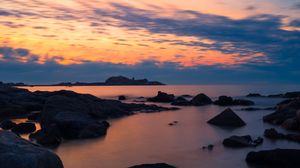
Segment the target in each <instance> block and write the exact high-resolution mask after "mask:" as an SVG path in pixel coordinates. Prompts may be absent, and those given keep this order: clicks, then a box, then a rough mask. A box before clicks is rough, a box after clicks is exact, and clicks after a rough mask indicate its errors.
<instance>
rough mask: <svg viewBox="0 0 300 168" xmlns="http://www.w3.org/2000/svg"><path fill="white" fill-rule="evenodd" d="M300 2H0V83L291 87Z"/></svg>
mask: <svg viewBox="0 0 300 168" xmlns="http://www.w3.org/2000/svg"><path fill="white" fill-rule="evenodd" d="M299 65H300V0H284V1H283V0H226V1H225V0H210V1H207V0H151V1H146V0H109V1H108V0H89V1H86V0H52V1H46V0H2V1H1V5H0V81H4V82H25V83H29V84H46V83H56V82H67V81H70V82H74V81H82V82H94V81H103V80H105V79H106V78H107V77H109V76H115V75H124V76H128V77H136V78H148V79H150V80H159V81H162V82H165V83H169V84H252V83H253V84H254V83H255V84H273V83H278V84H280V83H289V84H300V68H299Z"/></svg>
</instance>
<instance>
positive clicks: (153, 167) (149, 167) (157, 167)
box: [129, 163, 176, 168]
mask: <svg viewBox="0 0 300 168" xmlns="http://www.w3.org/2000/svg"><path fill="white" fill-rule="evenodd" d="M129 168H176V167H175V166H171V165H168V164H166V163H155V164H142V165H136V166H131V167H129Z"/></svg>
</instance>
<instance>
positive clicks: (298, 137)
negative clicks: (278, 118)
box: [264, 128, 300, 142]
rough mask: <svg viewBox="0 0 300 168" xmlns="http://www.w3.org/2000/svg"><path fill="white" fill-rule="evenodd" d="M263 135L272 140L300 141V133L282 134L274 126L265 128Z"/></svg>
mask: <svg viewBox="0 0 300 168" xmlns="http://www.w3.org/2000/svg"><path fill="white" fill-rule="evenodd" d="M264 136H265V137H266V138H269V139H272V140H278V139H279V140H280V139H286V140H289V141H294V142H300V134H283V133H279V132H278V131H277V130H276V129H274V128H271V129H266V130H265V132H264Z"/></svg>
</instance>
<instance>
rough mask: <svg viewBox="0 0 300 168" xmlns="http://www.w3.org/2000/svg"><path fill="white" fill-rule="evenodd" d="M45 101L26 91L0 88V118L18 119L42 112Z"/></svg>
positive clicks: (5, 87) (6, 87)
mask: <svg viewBox="0 0 300 168" xmlns="http://www.w3.org/2000/svg"><path fill="white" fill-rule="evenodd" d="M44 102H45V99H44V98H43V97H41V96H39V95H36V94H35V93H32V92H30V91H28V90H26V89H21V88H14V87H8V86H0V118H18V117H24V116H26V115H28V114H29V113H30V112H32V111H39V110H42V108H43V104H44Z"/></svg>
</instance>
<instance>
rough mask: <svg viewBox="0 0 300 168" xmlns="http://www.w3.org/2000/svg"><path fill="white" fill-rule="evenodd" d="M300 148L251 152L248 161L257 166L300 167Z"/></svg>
mask: <svg viewBox="0 0 300 168" xmlns="http://www.w3.org/2000/svg"><path fill="white" fill-rule="evenodd" d="M299 156H300V150H298V149H274V150H265V151H259V152H250V153H248V155H247V157H246V161H247V162H248V163H250V164H254V165H257V166H267V167H278V168H298V167H300V159H299Z"/></svg>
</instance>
